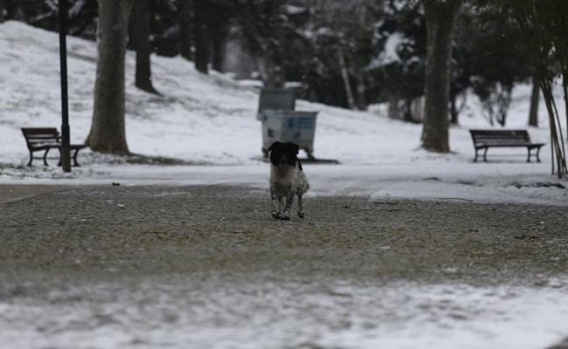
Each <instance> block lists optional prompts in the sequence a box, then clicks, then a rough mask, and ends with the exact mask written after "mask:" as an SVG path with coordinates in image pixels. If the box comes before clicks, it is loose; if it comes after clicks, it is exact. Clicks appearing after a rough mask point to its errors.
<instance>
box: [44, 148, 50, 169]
mask: <svg viewBox="0 0 568 349" xmlns="http://www.w3.org/2000/svg"><path fill="white" fill-rule="evenodd" d="M50 149H51V148H47V149H46V150H45V153H43V165H44V166H48V164H47V153H49V150H50Z"/></svg>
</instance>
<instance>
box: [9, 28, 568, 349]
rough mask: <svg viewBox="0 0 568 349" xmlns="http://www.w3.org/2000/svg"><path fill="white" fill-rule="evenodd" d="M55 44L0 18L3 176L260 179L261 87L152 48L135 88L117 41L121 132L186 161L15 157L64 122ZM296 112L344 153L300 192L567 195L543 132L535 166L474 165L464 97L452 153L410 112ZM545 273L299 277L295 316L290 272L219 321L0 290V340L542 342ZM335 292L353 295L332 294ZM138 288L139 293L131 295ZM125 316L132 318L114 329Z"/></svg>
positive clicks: (544, 200) (558, 334) (86, 100)
mask: <svg viewBox="0 0 568 349" xmlns="http://www.w3.org/2000/svg"><path fill="white" fill-rule="evenodd" d="M395 41H396V37H394V38H393V42H395ZM68 47H69V62H68V65H69V98H70V100H69V106H70V113H71V115H70V126H71V138H72V142H73V143H80V142H82V141H83V140H84V139H85V138H86V136H87V134H88V132H89V128H90V122H91V112H92V107H93V101H92V93H93V88H94V79H95V64H96V47H95V45H94V44H93V43H91V42H88V41H84V40H80V39H77V38H72V37H70V38H68ZM58 52H59V51H58V38H57V35H55V34H53V33H49V32H46V31H43V30H39V29H35V28H32V27H29V26H26V25H24V24H22V23H18V22H12V21H9V22H6V23H4V24H2V25H0V172H1V174H0V184H7V185H10V184H71V185H86V184H108V183H110V182H120V183H121V184H122V185H145V184H148V185H156V184H161V185H190V184H215V183H226V184H238V185H247V186H250V187H258V188H265V187H266V182H267V176H268V169H267V167H268V166H267V165H266V164H265V163H264V162H262V161H259V160H258V158H259V156H260V147H261V134H260V123H259V122H258V121H257V120H256V118H255V114H256V109H257V103H258V92H257V90H256V89H255V88H253V87H251V86H243V85H241V84H239V83H237V82H235V81H233V80H231V79H230V78H229V77H227V76H224V75H221V74H216V73H212V74H211V76H203V75H200V74H199V73H197V72H196V71H195V70H194V69H193V66H192V64H191V63H190V62H187V61H185V60H183V59H181V58H164V57H152V69H153V82H154V86H155V87H156V88H157V89H158V90H159V91H160V92H161V93H162V94H163V96H154V95H150V94H146V93H144V92H141V91H138V90H136V89H135V88H134V87H133V76H134V73H133V71H134V61H135V60H134V55H133V54H132V53H128V55H127V64H126V68H127V75H126V77H127V93H126V97H127V101H126V112H127V115H126V131H127V139H128V143H129V147H130V149H131V151H133V152H135V153H138V154H144V155H148V156H164V157H168V158H176V159H179V160H182V161H184V162H186V163H193V164H196V165H177V166H160V165H131V164H126V163H124V162H123V161H122V160H120V159H118V158H115V157H112V156H102V155H99V154H93V153H92V152H90V151H89V150H84V151H82V152H81V153H80V155H79V161H80V163H81V164H82V167H80V168H73V172H72V173H69V174H66V173H63V172H62V171H61V169H59V168H57V167H55V166H51V167H48V168H44V167H43V166H41V165H39V161H38V165H37V166H34V167H32V168H28V167H26V166H25V164H26V163H27V159H28V153H27V149H26V147H25V142H24V139H23V137H22V135H21V132H20V128H21V127H26V126H28V127H40V126H57V127H59V126H60V123H61V121H60V110H61V105H60V103H61V102H60V94H59V56H58ZM529 96H530V87H529V86H520V87H518V88H516V90H515V94H514V98H513V102H512V106H511V111H510V114H509V121H508V128H523V129H527V128H528V127H527V126H526V120H527V119H528V100H529ZM297 109H299V110H313V111H318V112H319V114H318V120H317V129H316V137H315V144H314V148H315V156H316V157H318V158H323V159H336V160H338V161H339V162H340V164H339V165H320V164H318V165H310V164H306V165H305V166H304V167H305V171H306V173H307V175H308V178H309V179H310V181H311V185H312V190H311V192H310V195H311V196H325V195H357V196H364V197H368V198H369V200H383V199H384V198H415V199H425V200H431V199H437V200H456V201H460V200H462V201H463V200H465V201H472V202H500V203H523V204H528V203H531V204H546V205H567V203H568V194H567V190H566V189H562V188H557V187H555V186H550V184H560V185H563V186H568V183H566V181H561V180H558V179H557V178H555V177H554V176H553V175H551V160H550V147H549V146H548V145H547V146H545V147H544V149H543V151H542V153H541V158H542V163H530V164H528V163H526V162H525V161H524V159H525V153H524V150H523V151H521V150H519V149H516V150H490V151H489V159H490V161H489V162H488V163H478V164H474V163H472V158H473V147H472V144H471V139H470V136H469V133H468V130H469V129H470V128H491V126H489V125H488V124H487V122H486V121H485V120H484V119H483V118H482V117H480V115H481V107H480V104H479V102H478V101H476V100H475V98H473V97H470V98H469V100H468V104H467V108H466V110H465V111H464V113H463V115H462V116H461V120H460V125H459V126H453V127H452V128H451V131H450V146H451V149H452V153H450V154H432V153H428V152H426V151H424V150H422V149H420V142H419V140H420V134H421V126H420V125H414V124H407V123H402V122H400V121H396V120H391V119H388V118H386V116H385V115H382V114H381V113H380V112H356V111H349V110H344V109H339V108H333V107H329V106H325V105H320V104H314V103H308V102H305V101H298V103H297ZM379 110H380V109H379ZM545 116H546V113H545V110H544V106H543V105H542V103H541V110H540V118H541V120H540V124H541V127H540V128H528V129H529V133H530V135H531V137H532V139H533V140H534V141H536V142H545V143H549V130H548V127H547V120H546V117H545ZM564 121H565V120H564ZM36 161H37V160H36ZM54 161H55V160H51V162H52V163H53V162H54ZM546 185H549V186H546ZM553 284H555V285H559V286H558V287H549V288H542V289H537V288H522V287H518V288H512V287H506V286H496V287H493V288H475V287H472V286H466V285H463V286H459V285H458V286H456V285H414V284H411V285H406V284H405V285H385V286H384V287H377V286H376V285H343V284H338V285H332V287H336V288H337V289H338V290H339V291H334V292H332V293H329V294H322V291H320V290H312V289H309V288H308V289H305V290H303V291H305V292H304V295H305V297H303V298H306V297H308V298H310V299H313V303H314V304H313V307H314V308H315V309H316V310H314V311H311V312H310V311H307V312H304V313H302V312H301V311H300V310H302V308H301V307H300V308H299V310H298V311H297V312H296V313H293V314H283V312H284V310H283V309H294V308H293V306H294V304H291V305H290V304H280V303H278V302H276V303H272V301H273V300H274V299H278V296H279V295H280V293H284V294H285V297H283V299H287V300H289V301H292V300H293V299H294V297H293V295H294V294H295V292H300V291H299V290H298V286H297V285H291V286H290V287H289V288H286V287H284V288H283V289H274V288H270V285H250V287H251V288H252V289H251V290H249V291H250V292H256V291H258V289H259V288H262V287H268V289H267V290H265V292H264V293H263V292H259V293H258V294H261V295H263V296H262V297H260V298H259V299H257V300H256V301H258V302H259V304H256V305H258V306H265V307H268V309H269V310H267V311H260V312H259V313H258V314H249V315H250V316H251V319H250V321H251V323H252V324H257V325H259V326H253V325H246V324H243V323H242V319H241V317H239V316H240V315H243V314H239V313H238V312H237V313H236V314H237V315H239V316H237V317H235V318H232V317H230V314H227V313H223V312H221V311H220V310H219V309H218V308H216V309H213V310H216V311H218V313H219V312H220V313H221V315H219V316H221V318H218V319H216V318H213V317H211V315H208V316H204V318H203V322H201V321H198V320H196V319H195V318H187V319H186V318H181V319H178V321H175V322H173V323H171V324H167V325H166V324H164V323H163V321H162V320H163V318H160V317H159V316H158V317H153V316H147V315H148V314H153V311H156V312H157V313H159V314H161V315H163V316H165V315H164V314H165V313H167V310H168V309H169V308H168V306H170V304H169V303H168V300H167V299H166V300H160V299H153V298H152V297H151V295H152V293H151V292H150V293H146V294H147V295H146V297H148V298H149V299H151V300H152V302H154V303H152V304H151V305H150V306H149V308H148V312H147V313H144V312H143V310H142V309H140V308H136V307H134V308H129V307H128V305H129V301H128V300H126V301H121V300H120V297H117V299H116V301H112V302H106V303H103V304H89V303H81V302H77V303H70V304H67V305H65V306H59V305H45V304H41V305H37V304H27V303H26V302H25V301H21V302H16V303H11V302H4V301H2V302H0V314H1V316H0V327H1V328H2V329H3V330H2V331H1V332H0V346H1V347H3V348H20V347H28V348H45V347H48V346H49V347H58V348H87V347H88V348H93V347H96V348H122V347H125V346H128V345H131V346H136V347H140V348H151V347H157V346H160V347H171V348H182V347H192V346H193V347H208V348H229V347H231V348H266V347H274V348H278V347H282V348H283V347H298V348H300V347H342V348H343V347H345V348H376V347H379V346H380V347H387V348H409V347H416V346H417V345H416V344H417V343H420V345H419V347H422V348H455V347H460V348H462V347H463V348H487V347H500V348H535V347H544V346H545V345H547V344H552V343H554V342H555V341H559V340H561V339H562V337H563V336H564V337H566V336H567V335H568V332H566V327H565V326H563V325H564V324H566V323H568V312H567V311H566V310H565V308H563V307H559V305H560V304H567V303H568V294H567V292H566V288H565V287H564V285H565V282H564V281H557V282H553ZM101 287H104V286H101ZM300 289H301V288H300ZM286 292H288V294H287V293H286ZM338 292H339V293H341V292H343V293H345V294H347V295H349V297H339V296H337V294H338ZM144 294H145V293H143V292H142V291H141V293H140V295H139V296H140V297H143V295H144ZM205 294H209V295H210V297H211V299H217V300H218V301H219V302H222V304H219V303H213V304H214V305H215V304H217V306H218V307H220V308H222V307H223V306H227V307H229V306H230V307H236V306H239V307H240V308H239V309H245V308H246V306H247V305H248V306H255V304H250V302H254V301H255V300H254V299H251V297H248V298H247V297H242V295H238V294H237V295H231V294H223V291H222V288H221V289H216V288H213V289H212V290H211V292H209V293H207V292H205ZM377 294H378V295H380V297H377ZM252 298H254V297H252ZM346 299H349V301H348V302H347V303H345V300H346ZM160 302H164V303H160ZM223 302H225V303H226V304H225V303H223ZM202 304H203V305H202V306H203V307H204V308H203V309H197V310H196V311H201V312H202V313H201V315H203V314H208V313H209V311H211V310H212V309H210V308H207V306H214V305H211V303H207V302H203V303H202ZM207 304H209V305H207ZM289 306H292V307H291V308H290V307H289ZM287 307H288V308H287ZM329 309H338V310H337V311H334V312H331V311H329ZM463 309H467V310H468V311H467V312H464V313H467V314H468V315H467V316H466V317H465V318H464V317H462V316H461V314H462V310H463ZM350 312H351V313H353V314H357V316H356V317H354V318H352V319H351V321H352V323H351V324H350V325H349V326H346V327H342V326H339V325H337V323H340V319H339V318H334V316H335V317H338V316H339V315H340V314H341V313H350ZM14 314H15V315H14ZM101 314H103V315H104V314H110V316H111V318H113V317H114V320H115V321H109V322H108V323H104V324H102V325H101V324H99V325H97V326H95V325H93V323H96V322H97V321H103V320H102V319H104V316H103V317H101ZM389 314H390V315H389ZM277 315H282V316H277ZM263 316H267V317H268V318H267V319H265V318H262V317H263ZM325 316H331V319H327V320H326V321H328V322H325V323H323V324H322V323H321V322H320V320H321V319H322V318H324V317H325ZM389 316H391V317H389ZM36 317H39V318H45V320H46V321H47V320H49V319H60V320H57V321H54V322H51V324H52V327H49V326H48V327H47V329H43V332H42V329H37V328H33V327H30V326H28V321H31V319H34V318H36ZM227 317H228V318H227ZM117 319H118V320H117ZM528 319H530V320H528ZM131 320H132V321H133V322H131ZM200 320H201V319H200ZM334 321H337V323H334ZM47 323H50V322H49V321H47ZM129 323H134V324H137V325H130V326H126V324H129ZM337 326H339V327H337ZM93 328H94V329H96V330H95V331H93ZM306 328H311V329H312V331H306V330H305V329H306ZM290 338H292V341H291V342H290ZM255 339H256V340H255Z"/></svg>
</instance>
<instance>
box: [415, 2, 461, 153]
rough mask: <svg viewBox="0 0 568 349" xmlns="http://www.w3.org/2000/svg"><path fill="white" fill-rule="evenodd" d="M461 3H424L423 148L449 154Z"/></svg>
mask: <svg viewBox="0 0 568 349" xmlns="http://www.w3.org/2000/svg"><path fill="white" fill-rule="evenodd" d="M460 3H461V0H447V1H438V0H435V1H434V0H430V1H424V8H425V10H426V30H427V58H426V78H425V93H424V94H425V98H426V101H425V107H424V108H425V110H424V122H423V128H422V146H423V147H424V148H425V149H426V150H429V151H434V152H443V153H446V152H449V151H450V144H449V120H448V102H449V99H450V98H449V97H450V71H451V70H450V69H451V58H452V39H453V32H454V22H455V18H456V15H457V11H458V9H459V5H460Z"/></svg>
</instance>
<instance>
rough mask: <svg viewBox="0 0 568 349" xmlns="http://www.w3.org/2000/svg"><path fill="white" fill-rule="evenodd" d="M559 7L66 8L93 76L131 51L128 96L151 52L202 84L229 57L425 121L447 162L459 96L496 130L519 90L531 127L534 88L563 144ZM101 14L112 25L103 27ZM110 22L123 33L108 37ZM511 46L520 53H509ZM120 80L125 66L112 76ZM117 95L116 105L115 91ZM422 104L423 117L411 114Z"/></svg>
mask: <svg viewBox="0 0 568 349" xmlns="http://www.w3.org/2000/svg"><path fill="white" fill-rule="evenodd" d="M0 1H2V0H0ZM562 1H563V0H542V1H540V2H539V1H537V0H519V1H516V2H515V0H469V1H468V0H409V1H406V2H401V1H399V0H350V1H349V6H346V3H345V1H343V0H234V1H224V0H136V1H132V0H128V1H125V2H122V1H120V3H121V5H120V6H119V5H118V4H117V3H115V2H114V1H113V0H77V1H74V2H73V3H72V6H71V8H70V10H69V17H70V20H69V33H70V34H71V35H78V36H82V37H85V38H89V39H94V38H98V41H99V67H98V68H97V69H99V68H100V69H103V68H102V67H103V66H104V65H105V63H104V62H105V58H104V55H105V53H104V51H105V47H114V49H115V51H116V52H115V53H114V54H117V56H116V57H114V56H112V54H113V53H112V52H107V53H108V54H109V55H110V56H109V57H111V58H110V60H120V59H121V58H120V57H119V56H121V57H122V62H123V58H124V57H123V53H124V50H125V49H126V47H129V48H130V49H132V50H135V51H136V53H137V55H136V56H137V65H136V66H137V68H136V79H135V81H136V86H138V87H139V88H141V89H143V90H145V91H148V92H151V93H158V92H157V89H156V88H155V87H154V86H153V84H152V76H151V61H150V59H151V54H152V53H156V54H160V55H168V56H174V55H178V54H179V55H181V56H183V57H184V58H186V59H188V60H190V61H192V62H193V63H194V64H195V68H196V70H198V71H199V72H201V73H203V74H208V73H209V69H214V70H216V71H219V72H224V71H226V70H227V69H228V68H227V66H226V64H227V62H228V61H229V59H228V58H229V57H231V56H234V55H238V56H237V57H236V61H238V62H240V63H243V65H247V66H248V71H247V69H244V70H243V69H242V67H241V68H239V69H241V70H243V71H237V73H240V74H241V77H245V78H246V77H249V78H250V77H253V78H258V79H260V80H262V81H263V83H264V86H267V87H283V86H284V84H285V82H290V81H293V82H299V83H300V85H299V86H301V88H299V89H298V93H299V94H300V96H301V97H304V98H306V99H308V100H311V101H317V102H322V103H326V104H332V105H337V106H343V107H347V108H352V109H365V108H366V107H367V106H368V105H369V104H371V103H382V102H387V103H388V104H389V105H391V106H392V108H391V110H392V115H393V116H395V117H399V118H401V119H404V120H407V121H417V120H422V121H423V123H424V125H423V134H422V142H423V146H424V148H426V149H428V150H431V151H437V152H447V151H449V150H450V147H449V142H448V139H449V137H448V134H449V122H454V123H457V122H458V121H459V117H458V115H459V111H460V107H459V106H460V103H459V100H460V99H461V100H463V98H465V96H466V92H467V91H473V92H474V93H475V94H476V95H477V96H478V97H479V99H480V100H481V101H482V103H483V107H484V110H485V114H486V116H487V118H488V120H489V122H490V123H494V122H496V123H499V124H501V125H505V124H506V115H507V110H508V107H509V104H510V103H511V93H512V90H513V87H514V86H515V84H517V83H519V82H527V81H533V84H534V85H535V89H534V90H533V98H532V100H533V101H534V103H533V105H532V107H531V118H530V123H531V125H536V120H537V117H536V112H535V110H536V103H537V102H538V89H537V88H536V86H537V85H538V86H540V88H541V90H542V91H544V92H545V100H547V108H548V109H549V112H550V113H552V114H551V115H555V116H554V117H551V118H550V120H551V122H552V127H553V128H555V132H556V130H557V132H556V133H558V134H559V136H560V137H559V138H560V139H562V129H561V128H560V126H559V125H558V122H557V119H559V116H558V115H557V114H554V111H555V110H556V107H555V105H554V104H551V102H550V101H548V99H549V98H550V93H549V90H550V81H551V80H550V74H551V73H550V72H551V71H557V72H558V71H560V72H562V73H566V66H567V64H566V63H565V60H563V59H561V58H559V57H566V56H568V55H565V56H561V55H560V54H559V52H561V53H565V51H566V50H565V47H566V44H565V42H566V36H568V35H567V34H566V32H565V31H563V30H564V27H563V26H565V23H567V22H568V21H567V20H566V18H565V16H566V13H568V11H564V10H565V4H563V3H561V2H562ZM123 3H126V4H127V5H125V4H123ZM0 6H2V7H3V11H2V15H3V16H4V17H5V18H7V19H17V20H23V21H26V22H28V23H30V24H32V25H35V26H40V27H43V28H47V29H50V30H56V29H57V8H56V5H55V3H54V2H53V1H51V0H49V1H48V0H38V1H33V2H30V1H25V0H3V2H0ZM563 6H564V7H563ZM109 8H113V10H112V11H107V12H105V10H108V9H109ZM550 9H553V10H550ZM531 11H532V12H531ZM563 11H564V12H563ZM105 13H106V14H105ZM109 13H112V14H113V16H115V17H113V18H110V17H108V18H107V17H105V16H108V15H109ZM555 16H556V17H555ZM563 16H564V17H563ZM0 19H2V17H0ZM97 21H98V24H99V25H98V27H97V25H96V24H97ZM111 23H114V28H115V29H116V30H114V31H115V32H120V35H118V33H114V34H113V35H115V37H114V38H113V37H110V39H109V36H108V32H109V30H108V28H107V26H109V25H111ZM123 28H124V29H125V31H124V32H123V31H122V29H123ZM110 32H113V31H112V30H111V31H110ZM535 32H538V35H540V36H537V37H538V40H537V39H535V35H536V34H534V33H535ZM105 33H106V34H105ZM520 37H524V38H525V39H524V42H525V45H519V44H518V43H519V40H518V39H519V38H520ZM543 37H544V39H546V40H544V41H542V40H541V41H539V40H540V39H542V38H543ZM126 43H128V46H126ZM231 43H232V46H230V45H228V44H231ZM227 47H232V48H235V47H236V48H238V50H233V49H231V51H229V50H227ZM537 53H538V54H537ZM112 57H114V58H112ZM550 57H553V58H555V59H554V60H552V59H551V58H550ZM106 59H109V58H106ZM531 62H533V63H535V64H530V63H531ZM543 62H544V63H543ZM233 68H234V67H232V68H231V69H233ZM239 69H237V70H239ZM103 70H104V69H103ZM120 70H123V63H121V64H119V67H118V71H115V73H116V74H121V72H120ZM122 74H123V71H122ZM556 74H557V73H556ZM101 80H104V79H101ZM115 80H116V79H115ZM564 81H565V80H564ZM118 83H119V85H120V84H122V85H123V83H124V80H123V79H118ZM99 84H102V85H104V81H97V87H95V112H94V117H93V122H94V123H95V120H99V119H101V120H102V119H104V118H103V117H98V116H97V115H98V114H99V113H101V112H100V111H99V110H104V109H105V108H111V107H110V106H111V105H112V103H111V104H109V105H107V104H104V103H100V104H98V102H97V98H101V100H104V99H105V97H104V93H97V91H100V90H101V89H100V88H99V87H98V86H99ZM564 86H566V83H565V85H564ZM115 87H116V86H115ZM116 88H117V89H116V91H119V93H118V94H117V96H120V95H121V92H120V91H122V90H123V88H124V86H122V87H120V86H118V87H116ZM158 89H159V87H158ZM565 89H566V88H565ZM420 98H424V100H425V106H424V108H423V109H420V108H415V106H416V101H417V100H418V99H420ZM120 103H121V102H120V101H118V102H117V103H116V105H115V106H114V107H112V108H111V109H114V110H115V111H116V115H118V117H117V118H116V120H118V121H117V122H116V125H115V126H116V127H115V128H117V129H121V128H122V131H120V132H117V133H116V134H113V133H109V134H108V135H107V136H109V137H110V136H112V137H115V136H117V135H118V134H121V133H123V129H124V126H123V124H124V115H123V114H124V110H123V106H122V107H121V106H120ZM97 105H99V108H97ZM121 108H122V109H121ZM110 114H112V113H110ZM415 114H420V115H418V117H417V115H415ZM120 115H122V116H120ZM112 119H113V120H114V118H112ZM553 121H554V122H553ZM99 129H101V128H99ZM99 129H97V128H96V127H93V129H92V130H91V135H90V137H89V143H90V144H91V145H92V148H93V149H95V148H97V149H98V150H100V151H109V152H123V153H124V152H128V147H127V146H126V141H125V139H124V141H123V144H122V145H116V146H114V145H113V146H111V147H108V149H107V148H105V147H99V146H95V145H94V144H96V142H95V140H94V139H95V138H97V136H96V135H97V134H98V133H99ZM105 137H106V136H105ZM102 138H104V137H102ZM116 138H120V137H118V136H117V137H116ZM118 143H120V142H118ZM118 143H117V144H118ZM563 147H564V145H563V143H562V144H560V143H559V144H558V145H557V146H555V147H554V149H556V153H557V154H563V150H562V149H563ZM564 161H565V160H564ZM558 163H559V164H561V163H562V159H560V158H559V160H558ZM558 166H560V165H558ZM564 166H565V165H564Z"/></svg>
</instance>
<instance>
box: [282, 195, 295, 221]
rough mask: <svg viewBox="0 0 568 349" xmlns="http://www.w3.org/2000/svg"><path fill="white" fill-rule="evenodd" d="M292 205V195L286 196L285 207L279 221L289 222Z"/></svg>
mask: <svg viewBox="0 0 568 349" xmlns="http://www.w3.org/2000/svg"><path fill="white" fill-rule="evenodd" d="M293 204H294V193H289V194H288V195H286V206H285V207H284V212H283V213H282V215H281V216H280V219H283V220H286V221H289V220H290V209H291V208H292V205H293Z"/></svg>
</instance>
